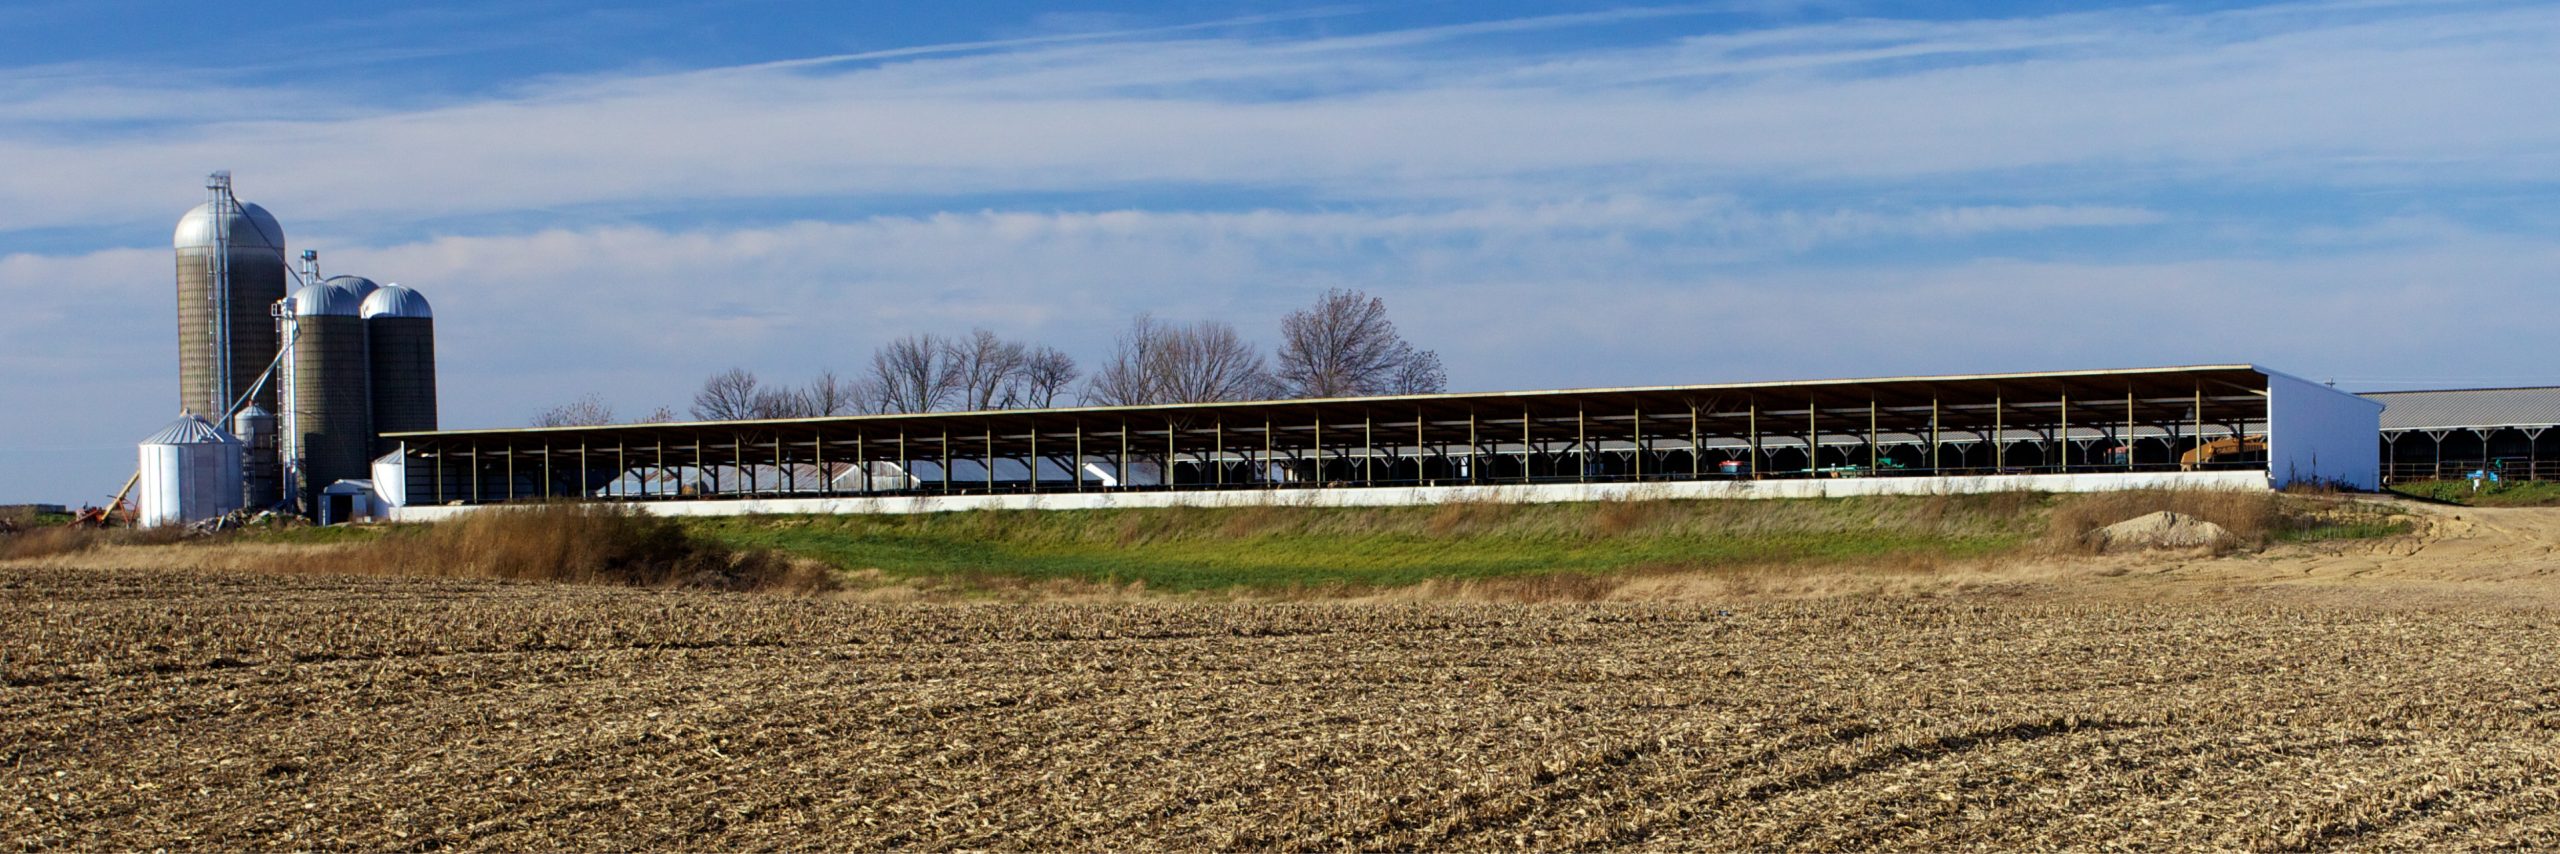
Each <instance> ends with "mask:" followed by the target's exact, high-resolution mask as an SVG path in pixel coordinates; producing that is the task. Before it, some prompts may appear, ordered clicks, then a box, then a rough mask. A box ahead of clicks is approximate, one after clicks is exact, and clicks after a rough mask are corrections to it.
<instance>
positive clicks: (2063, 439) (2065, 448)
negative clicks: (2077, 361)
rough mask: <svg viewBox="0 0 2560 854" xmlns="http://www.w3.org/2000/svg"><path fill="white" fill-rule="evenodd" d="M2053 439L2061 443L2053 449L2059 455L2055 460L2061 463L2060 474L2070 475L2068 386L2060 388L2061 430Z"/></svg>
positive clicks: (2069, 397) (2069, 388)
mask: <svg viewBox="0 0 2560 854" xmlns="http://www.w3.org/2000/svg"><path fill="white" fill-rule="evenodd" d="M2054 439H2055V440H2057V441H2059V442H2060V443H2061V447H2059V448H2056V449H2055V452H2056V453H2057V454H2059V455H2060V456H2058V457H2057V459H2060V460H2061V461H2062V472H2063V473H2064V474H2069V473H2071V387H2070V386H2063V387H2062V429H2061V430H2059V431H2057V432H2055V433H2054Z"/></svg>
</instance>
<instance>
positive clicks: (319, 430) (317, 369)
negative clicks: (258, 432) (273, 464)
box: [293, 315, 373, 500]
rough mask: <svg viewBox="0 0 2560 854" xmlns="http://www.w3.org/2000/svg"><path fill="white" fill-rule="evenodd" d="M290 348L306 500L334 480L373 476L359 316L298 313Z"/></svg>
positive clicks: (370, 393) (370, 402)
mask: <svg viewBox="0 0 2560 854" xmlns="http://www.w3.org/2000/svg"><path fill="white" fill-rule="evenodd" d="M299 322H300V324H301V328H302V333H301V340H299V341H296V342H295V343H294V350H293V368H294V379H293V417H294V429H295V430H296V431H297V432H300V433H301V434H302V437H301V438H302V447H301V452H302V487H303V493H302V494H303V495H304V496H306V500H317V498H318V497H319V495H320V490H322V489H325V488H327V487H328V486H329V484H332V483H336V482H338V481H340V480H346V479H350V478H352V479H356V480H362V479H364V478H368V477H372V476H373V466H372V462H373V456H372V453H371V452H372V450H373V430H372V423H371V422H372V418H371V415H370V410H371V408H372V406H373V400H372V396H373V390H372V386H371V384H370V383H368V382H366V376H367V374H368V372H369V371H370V370H371V364H370V359H369V358H368V357H367V355H366V353H365V345H364V340H365V330H364V321H362V320H358V319H356V318H355V317H352V316H339V315H327V316H318V317H309V316H306V317H303V318H301V319H300V321H299Z"/></svg>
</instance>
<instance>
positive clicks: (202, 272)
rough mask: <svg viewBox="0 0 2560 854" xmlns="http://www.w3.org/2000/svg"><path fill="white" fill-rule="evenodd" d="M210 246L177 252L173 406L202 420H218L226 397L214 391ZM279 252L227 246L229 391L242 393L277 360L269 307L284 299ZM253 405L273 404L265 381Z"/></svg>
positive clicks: (271, 408)
mask: <svg viewBox="0 0 2560 854" xmlns="http://www.w3.org/2000/svg"><path fill="white" fill-rule="evenodd" d="M212 260H213V250H212V249H211V248H188V249H180V250H178V406H179V408H181V409H185V410H188V411H191V412H196V413H199V414H201V415H203V416H204V417H206V418H217V419H218V418H221V417H223V416H224V415H225V414H226V410H227V409H229V408H230V406H231V401H228V400H219V401H217V400H214V399H213V398H214V393H213V371H214V358H213V264H212ZM285 276H286V274H285V262H284V254H283V253H280V252H276V251H274V250H270V249H263V248H250V247H243V246H234V247H232V249H231V393H232V394H234V395H237V394H239V393H241V392H243V391H247V390H248V388H249V385H250V384H251V383H254V382H257V381H258V375H259V374H260V373H263V372H265V371H266V369H267V363H268V362H272V361H275V358H276V326H275V319H274V318H272V317H270V316H269V315H268V314H267V309H268V307H269V306H272V305H274V304H275V302H276V301H277V300H280V299H284V285H285ZM256 400H257V402H258V405H259V406H263V407H266V408H267V410H268V411H270V412H272V411H274V410H275V408H276V387H275V383H274V382H272V381H270V382H269V383H267V385H266V387H265V388H262V389H259V390H258V396H257V398H256Z"/></svg>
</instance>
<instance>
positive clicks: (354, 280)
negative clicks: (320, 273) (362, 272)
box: [321, 276, 382, 300]
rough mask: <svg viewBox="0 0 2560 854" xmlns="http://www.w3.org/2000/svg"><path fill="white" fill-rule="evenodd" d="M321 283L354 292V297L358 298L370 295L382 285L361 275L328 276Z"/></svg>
mask: <svg viewBox="0 0 2560 854" xmlns="http://www.w3.org/2000/svg"><path fill="white" fill-rule="evenodd" d="M321 284H324V285H328V286H329V287H333V288H337V289H339V290H343V291H346V292H348V293H352V294H355V295H356V299H359V300H361V299H364V298H365V297H369V296H372V295H373V292H374V291H375V290H378V289H380V288H381V287H382V286H381V285H378V284H374V282H373V280H372V279H368V278H365V277H363V276H330V277H329V278H328V280H326V281H323V282H321Z"/></svg>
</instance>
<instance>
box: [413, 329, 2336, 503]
mask: <svg viewBox="0 0 2560 854" xmlns="http://www.w3.org/2000/svg"><path fill="white" fill-rule="evenodd" d="M2381 410H2382V406H2381V405H2380V404H2377V403H2374V402H2372V401H2369V400H2366V399H2364V398H2361V397H2358V396H2356V395H2352V394H2348V393H2345V392H2340V391H2337V390H2336V389H2333V388H2329V387H2327V386H2324V385H2321V384H2318V383H2312V382H2308V381H2305V380H2301V379H2298V378H2295V377H2292V376H2289V375H2286V374H2283V373H2279V372H2276V371H2272V370H2268V369H2266V368H2261V367H2257V366H2254V365H2206V366H2194V367H2169V368H2140V369H2129V370H2100V371H2079V372H2062V373H2023V374H1979V375H1964V376H1925V377H1892V378H1883V379H1845V380H1814V381H1798V382H1770V383H1736V384H1717V385H1689V386H1664V387H1651V388H1606V389H1571V390H1560V391H1530V392H1493V393H1470V394H1434V395H1417V396H1401V397H1362V398H1335V399H1321V400H1273V401H1253V402H1236V403H1198V404H1173V405H1158V406H1108V407H1077V408H1061V409H1014V410H998V411H988V412H951V413H919V414H904V415H863V416H846V417H832V418H808V419H791V420H773V421H725V422H704V423H674V424H627V425H611V426H597V427H556V428H520V429H498V430H443V431H429V432H409V433H394V434H387V435H386V436H384V438H385V439H386V440H388V441H391V442H396V443H398V446H399V448H400V451H399V453H397V454H395V455H390V456H386V457H385V458H384V459H383V460H381V461H380V462H379V463H378V470H377V471H376V472H375V475H376V476H375V481H374V486H375V488H376V490H377V492H378V494H379V500H381V501H384V502H385V503H388V504H390V505H392V506H393V507H395V508H397V509H396V511H395V515H396V516H397V517H399V518H404V519H429V518H436V517H439V516H442V515H445V514H448V513H451V512H455V511H456V510H457V509H459V508H465V507H469V506H473V505H485V504H491V503H499V502H507V501H522V500H540V499H562V498H571V499H576V498H587V499H602V500H614V501H627V502H635V503H640V504H644V505H646V506H648V507H649V508H650V509H652V510H653V511H655V512H662V513H692V514H739V513H866V512H929V511H937V510H964V509H976V508H1051V509H1066V508H1081V507H1114V506H1121V507H1127V506H1150V505H1157V506H1160V505H1171V504H1186V505H1215V504H1246V503H1264V502H1287V503H1303V504H1309V505H1382V504H1417V503H1431V502H1436V501H1446V500H1453V499H1461V498H1464V499H1492V500H1518V501H1572V500H1594V499H1603V498H1612V497H1629V496H1647V497H1663V498H1720V497H1733V498H1740V497H1812V496H1841V495H1862V494H1914V493H1922V494H1925V493H1937V492H1973V491H1994V490H2013V489H2026V490H2043V491H2053V492H2077V491H2095V490H2107V489H2121V488H2130V487H2137V486H2193V487H2204V488H2261V489H2263V488H2281V487H2284V486H2287V485H2291V484H2299V483H2325V484H2334V485H2338V486H2344V487H2349V488H2356V489H2372V488H2375V486H2376V474H2377V469H2378V466H2379V460H2378V459H2377V451H2378V447H2379V446H2378V445H2377V443H2376V442H2375V438H2374V437H2375V436H2376V435H2377V431H2378V429H2379V426H2378V425H2379V420H2378V419H2379V415H2380V412H2381Z"/></svg>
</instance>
